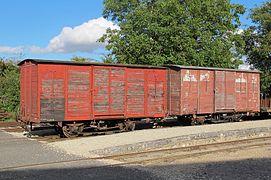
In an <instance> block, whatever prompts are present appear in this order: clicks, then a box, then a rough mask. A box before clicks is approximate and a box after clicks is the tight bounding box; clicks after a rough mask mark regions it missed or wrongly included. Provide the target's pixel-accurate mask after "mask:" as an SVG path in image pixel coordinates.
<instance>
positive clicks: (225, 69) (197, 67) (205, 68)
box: [164, 64, 261, 73]
mask: <svg viewBox="0 0 271 180" xmlns="http://www.w3.org/2000/svg"><path fill="white" fill-rule="evenodd" d="M164 67H168V68H172V69H174V68H175V69H176V68H177V69H201V70H217V71H237V72H252V73H261V71H259V70H257V69H255V70H245V69H229V68H214V67H200V66H181V65H174V64H169V65H164Z"/></svg>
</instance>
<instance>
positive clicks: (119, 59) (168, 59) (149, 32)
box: [100, 0, 245, 67]
mask: <svg viewBox="0 0 271 180" xmlns="http://www.w3.org/2000/svg"><path fill="white" fill-rule="evenodd" d="M244 12H245V9H244V7H243V6H241V5H238V4H231V3H230V1H229V0H228V1H225V0H205V1H202V0H105V1H104V12H103V15H104V17H105V18H108V19H111V20H112V21H114V22H116V23H117V24H118V25H119V27H120V30H111V29H108V30H107V33H106V34H105V35H104V36H103V37H102V38H101V39H100V41H101V42H107V45H106V48H107V49H108V50H110V53H109V54H108V57H109V58H108V59H110V60H111V61H113V62H116V63H128V64H152V65H162V64H181V65H197V66H212V67H233V66H236V65H237V64H238V63H239V62H240V61H239V59H240V58H241V54H242V53H243V46H244V41H243V39H242V37H241V36H240V34H238V33H235V32H237V30H238V27H239V26H240V21H239V16H240V14H243V13H244Z"/></svg>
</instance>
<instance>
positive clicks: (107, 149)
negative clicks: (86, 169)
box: [49, 120, 271, 157]
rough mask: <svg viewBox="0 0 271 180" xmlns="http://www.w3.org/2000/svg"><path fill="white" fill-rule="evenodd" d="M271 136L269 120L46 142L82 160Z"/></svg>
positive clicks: (140, 131)
mask: <svg viewBox="0 0 271 180" xmlns="http://www.w3.org/2000/svg"><path fill="white" fill-rule="evenodd" d="M269 135H271V120H261V121H246V122H234V123H222V124H212V125H201V126H186V127H180V126H179V127H172V128H160V129H146V130H138V131H133V132H125V133H118V134H112V135H103V136H92V137H85V138H78V139H73V140H66V141H60V142H53V143H49V146H52V147H54V148H58V149H61V150H63V151H66V152H67V153H69V154H74V155H80V156H84V157H93V156H101V155H112V154H120V153H127V152H137V151H142V150H147V149H153V148H156V149H157V148H164V147H165V146H188V145H193V143H194V144H195V143H196V144H204V143H208V142H214V141H216V142H217V141H227V140H233V139H244V138H248V137H260V136H269Z"/></svg>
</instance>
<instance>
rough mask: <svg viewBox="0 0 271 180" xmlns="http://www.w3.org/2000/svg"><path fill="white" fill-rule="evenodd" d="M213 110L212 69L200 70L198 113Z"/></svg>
mask: <svg viewBox="0 0 271 180" xmlns="http://www.w3.org/2000/svg"><path fill="white" fill-rule="evenodd" d="M213 111H214V71H208V70H200V78H199V111H198V113H199V114H205V113H213Z"/></svg>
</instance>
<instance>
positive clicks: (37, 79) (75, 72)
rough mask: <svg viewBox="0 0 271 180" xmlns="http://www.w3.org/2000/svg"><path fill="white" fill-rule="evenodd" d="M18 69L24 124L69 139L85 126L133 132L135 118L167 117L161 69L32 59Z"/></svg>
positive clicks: (21, 117)
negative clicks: (53, 128)
mask: <svg viewBox="0 0 271 180" xmlns="http://www.w3.org/2000/svg"><path fill="white" fill-rule="evenodd" d="M19 65H20V75H21V76H20V85H21V101H20V103H21V104H20V119H21V121H23V122H25V123H29V124H31V123H47V122H48V123H55V124H58V126H59V127H60V128H63V131H64V133H65V135H67V136H71V135H74V134H77V133H78V132H80V131H82V129H83V127H84V126H88V127H90V128H98V129H108V128H115V127H119V128H125V127H128V128H133V127H134V125H133V124H132V125H131V123H130V124H129V122H130V121H133V120H135V119H139V118H164V117H165V115H166V94H167V93H166V90H167V87H166V85H167V83H166V77H167V76H166V73H167V71H166V68H165V67H155V66H139V65H114V64H100V63H78V62H71V61H47V60H35V59H26V60H24V61H22V62H20V63H19ZM105 120H107V121H105ZM110 120H118V121H110ZM129 120H130V121H129ZM74 122H76V123H74Z"/></svg>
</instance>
